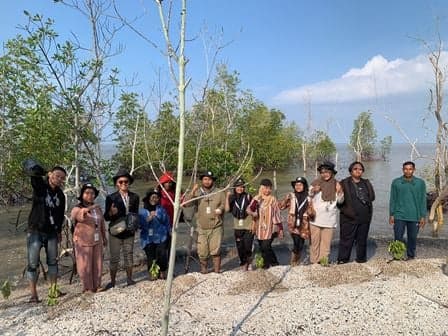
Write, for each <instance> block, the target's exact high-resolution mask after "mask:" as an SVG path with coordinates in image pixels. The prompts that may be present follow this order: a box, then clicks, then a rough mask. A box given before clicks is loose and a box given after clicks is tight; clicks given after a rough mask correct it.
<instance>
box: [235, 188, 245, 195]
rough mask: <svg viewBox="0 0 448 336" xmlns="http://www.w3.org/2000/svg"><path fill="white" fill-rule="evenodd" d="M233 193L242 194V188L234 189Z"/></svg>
mask: <svg viewBox="0 0 448 336" xmlns="http://www.w3.org/2000/svg"><path fill="white" fill-rule="evenodd" d="M235 192H236V193H237V194H242V193H243V192H244V186H236V187H235Z"/></svg>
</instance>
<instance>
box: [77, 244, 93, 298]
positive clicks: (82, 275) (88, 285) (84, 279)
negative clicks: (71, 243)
mask: <svg viewBox="0 0 448 336" xmlns="http://www.w3.org/2000/svg"><path fill="white" fill-rule="evenodd" d="M90 253H91V246H82V245H80V244H78V243H76V242H75V255H76V270H77V272H78V275H79V279H80V280H81V283H82V286H83V292H85V291H94V290H95V288H94V286H93V277H92V262H91V255H90Z"/></svg>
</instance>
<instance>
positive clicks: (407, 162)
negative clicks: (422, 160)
mask: <svg viewBox="0 0 448 336" xmlns="http://www.w3.org/2000/svg"><path fill="white" fill-rule="evenodd" d="M404 166H412V168H414V169H415V163H414V162H412V161H406V162H405V163H403V168H404Z"/></svg>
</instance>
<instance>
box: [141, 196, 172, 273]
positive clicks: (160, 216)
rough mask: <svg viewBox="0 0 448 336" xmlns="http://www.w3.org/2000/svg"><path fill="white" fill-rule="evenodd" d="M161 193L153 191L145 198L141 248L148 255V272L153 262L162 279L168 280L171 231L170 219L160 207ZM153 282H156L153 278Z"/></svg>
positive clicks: (142, 210) (142, 214)
mask: <svg viewBox="0 0 448 336" xmlns="http://www.w3.org/2000/svg"><path fill="white" fill-rule="evenodd" d="M160 198H161V196H160V192H159V190H158V189H151V190H149V191H147V192H146V195H145V197H144V198H143V200H142V201H143V209H140V211H139V218H140V246H141V248H142V249H143V250H144V251H145V253H146V258H147V259H146V262H147V266H148V271H150V270H151V267H152V263H153V261H155V262H156V264H157V265H158V266H159V267H160V274H159V278H160V279H166V274H167V273H166V271H167V269H168V245H167V243H168V237H169V234H170V231H171V224H170V218H169V216H168V214H167V212H166V210H165V208H163V207H162V206H161V205H160ZM150 279H151V280H156V279H154V278H152V277H151V275H150Z"/></svg>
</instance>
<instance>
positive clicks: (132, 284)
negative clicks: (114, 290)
mask: <svg viewBox="0 0 448 336" xmlns="http://www.w3.org/2000/svg"><path fill="white" fill-rule="evenodd" d="M135 284H136V282H135V281H134V280H132V279H131V280H128V286H134V285H135Z"/></svg>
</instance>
